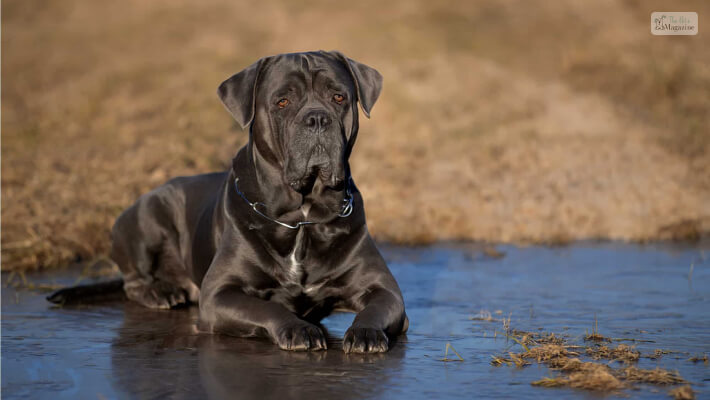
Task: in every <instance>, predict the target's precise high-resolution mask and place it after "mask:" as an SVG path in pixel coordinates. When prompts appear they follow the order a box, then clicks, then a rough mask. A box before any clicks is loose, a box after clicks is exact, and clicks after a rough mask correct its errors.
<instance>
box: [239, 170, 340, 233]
mask: <svg viewBox="0 0 710 400" xmlns="http://www.w3.org/2000/svg"><path fill="white" fill-rule="evenodd" d="M351 181H352V178H350V179H348V184H347V187H346V188H345V198H344V199H343V206H342V208H341V209H340V213H338V217H340V218H345V217H348V216H350V214H352V212H353V194H352V192H351V190H350V183H351ZM238 182H239V178H234V190H236V191H237V194H239V196H240V197H241V198H242V199H244V201H246V202H247V204H249V206H250V207H251V209H252V210H254V212H255V213H257V214H259V215H261V216H262V217H264V218H266V219H268V220H269V221H271V222H275V223H277V224H279V225H281V226H283V227H285V228H289V229H298V228H300V227H301V225H311V224H318V223H319V222H313V221H300V222H296V224H295V225H289V224H287V223H285V222H281V221H279V220H277V219H274V218H271V217H269V216H268V215H266V214H264V213H263V212H261V211H259V209H258V208H257V207H258V206H262V207H266V204H264V203H261V202H258V201H255V202H251V201H249V199H247V197H246V196H245V195H244V193H242V191H241V190H239V185H238Z"/></svg>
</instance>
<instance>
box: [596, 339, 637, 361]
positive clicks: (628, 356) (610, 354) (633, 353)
mask: <svg viewBox="0 0 710 400" xmlns="http://www.w3.org/2000/svg"><path fill="white" fill-rule="evenodd" d="M586 353H587V355H588V356H590V357H592V359H594V360H601V359H607V360H612V361H620V362H623V363H635V362H638V360H639V358H640V357H641V353H640V352H639V351H637V350H635V349H634V348H633V347H632V346H628V345H625V344H620V345H618V346H616V348H611V347H608V346H603V345H602V346H594V347H588V348H587V350H586Z"/></svg>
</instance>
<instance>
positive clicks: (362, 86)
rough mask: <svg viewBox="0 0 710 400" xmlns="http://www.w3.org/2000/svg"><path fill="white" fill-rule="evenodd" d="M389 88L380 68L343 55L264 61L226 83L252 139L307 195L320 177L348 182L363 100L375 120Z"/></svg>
mask: <svg viewBox="0 0 710 400" xmlns="http://www.w3.org/2000/svg"><path fill="white" fill-rule="evenodd" d="M381 89H382V76H381V75H380V74H379V73H378V72H377V71H376V70H375V69H373V68H370V67H368V66H366V65H364V64H361V63H359V62H357V61H354V60H351V59H349V58H347V57H345V56H344V55H342V54H341V53H339V52H335V51H333V52H325V51H320V52H309V53H292V54H281V55H277V56H272V57H266V58H263V59H261V60H259V61H257V62H256V63H254V64H253V65H251V66H249V67H248V68H246V69H245V70H243V71H241V72H239V73H237V74H236V75H234V76H232V77H231V78H229V79H227V80H226V81H224V82H223V83H222V84H221V85H220V86H219V90H218V94H219V97H220V99H222V102H223V103H224V105H225V106H226V107H227V110H229V112H230V113H231V114H232V116H234V118H235V119H236V120H237V122H239V124H240V125H241V126H242V127H243V128H246V127H247V126H250V127H251V129H250V136H249V140H250V144H251V145H252V146H255V147H256V148H257V151H259V153H260V156H261V157H263V158H265V159H267V160H268V161H270V162H272V163H274V164H276V165H279V166H280V167H281V168H282V170H283V179H284V182H285V183H286V184H287V185H289V186H290V187H291V188H293V190H295V191H297V192H302V193H303V192H307V191H309V190H310V189H311V188H312V187H313V184H314V182H315V181H316V180H320V181H321V182H322V184H323V185H324V186H327V187H331V188H334V187H337V186H341V185H342V183H343V182H344V181H345V179H346V178H347V175H348V174H349V171H348V168H349V167H348V157H349V156H350V151H351V150H352V146H353V144H354V142H355V138H356V136H357V130H358V119H357V118H358V111H357V103H358V102H359V103H360V106H361V107H362V110H363V112H364V113H365V115H366V116H368V117H369V114H370V110H371V109H372V106H373V105H374V104H375V101H376V100H377V97H378V96H379V94H380V91H381Z"/></svg>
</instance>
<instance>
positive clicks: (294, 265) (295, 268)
mask: <svg viewBox="0 0 710 400" xmlns="http://www.w3.org/2000/svg"><path fill="white" fill-rule="evenodd" d="M302 242H303V230H302V228H299V229H298V233H297V234H296V241H295V242H294V244H293V249H292V250H291V254H289V256H288V262H289V268H288V275H289V277H290V278H291V280H293V281H297V282H299V281H300V279H301V274H302V272H303V271H302V269H301V262H300V261H299V260H298V259H296V254H297V253H298V252H299V250H300V249H301V243H302Z"/></svg>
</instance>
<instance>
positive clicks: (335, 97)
mask: <svg viewBox="0 0 710 400" xmlns="http://www.w3.org/2000/svg"><path fill="white" fill-rule="evenodd" d="M343 100H345V97H343V95H342V94H340V93H336V94H334V95H333V101H335V102H336V103H338V104H341V103H342V102H343Z"/></svg>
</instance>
